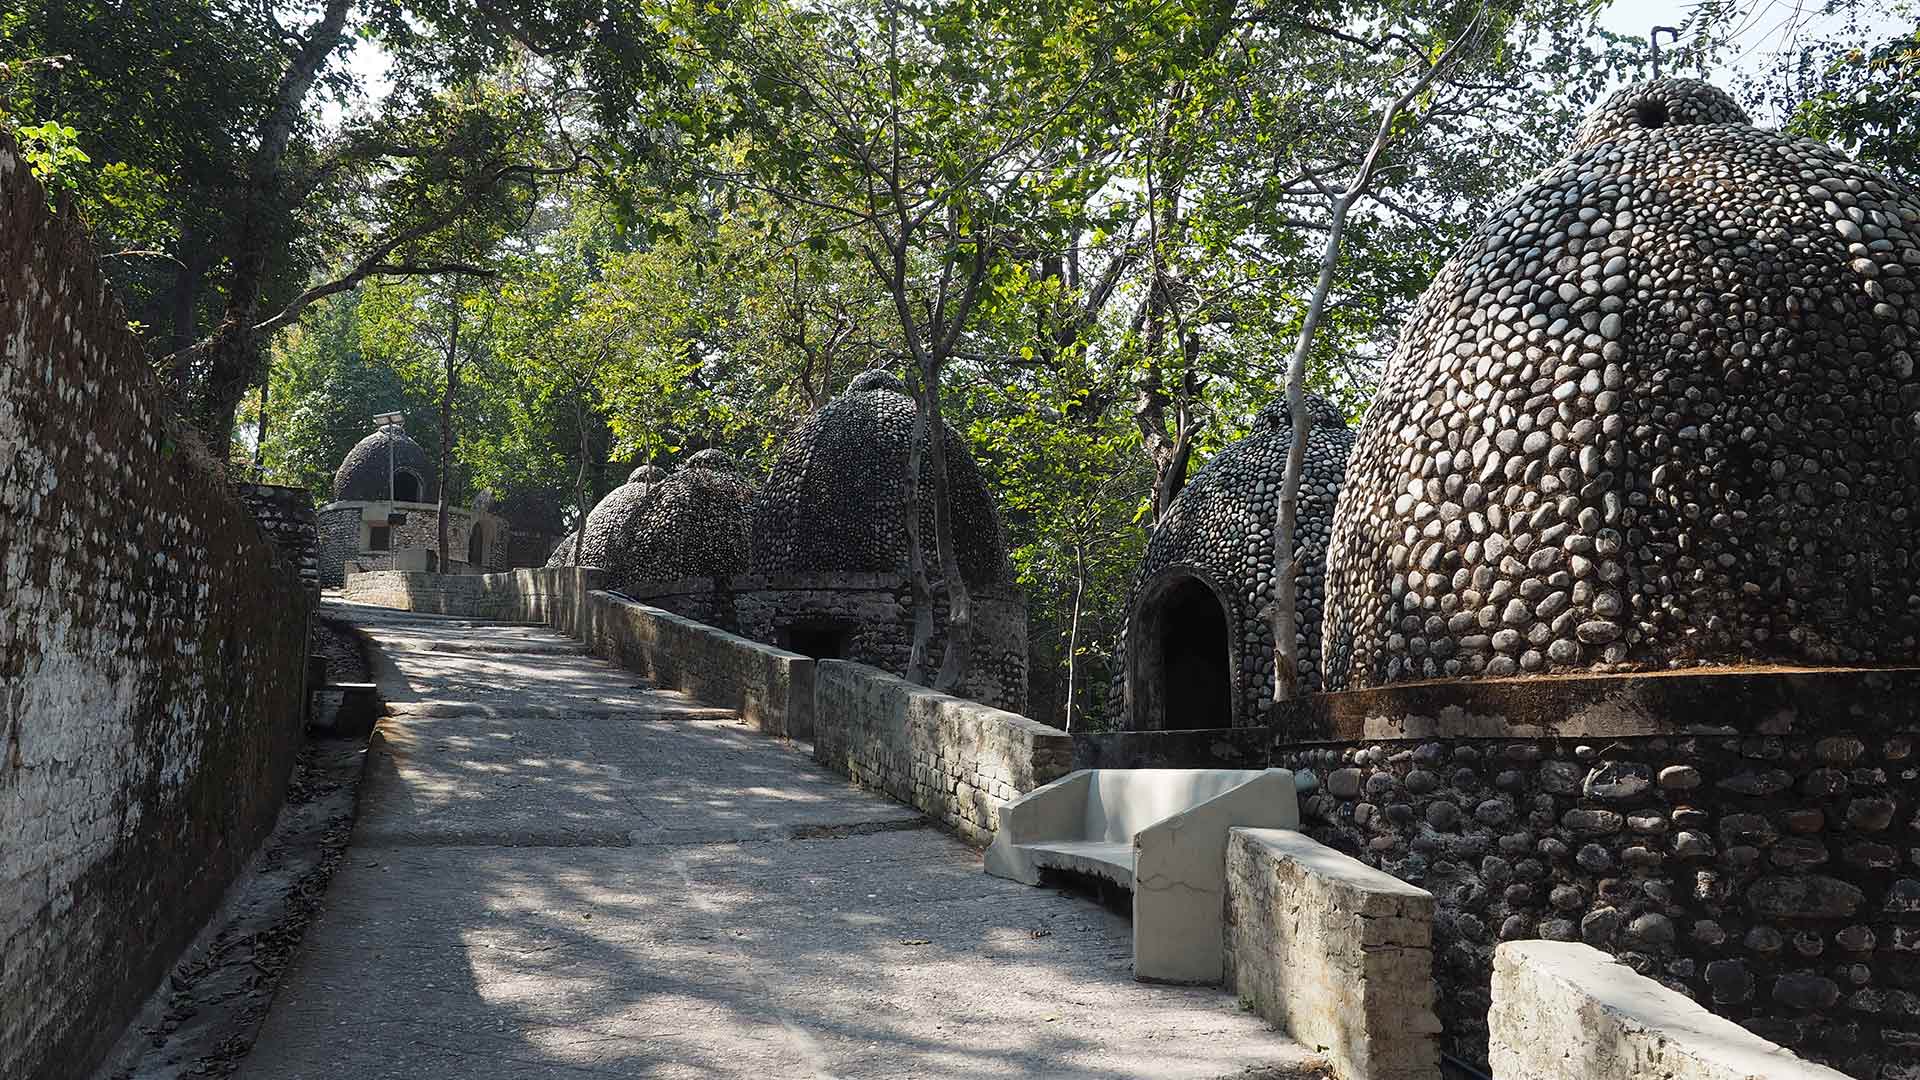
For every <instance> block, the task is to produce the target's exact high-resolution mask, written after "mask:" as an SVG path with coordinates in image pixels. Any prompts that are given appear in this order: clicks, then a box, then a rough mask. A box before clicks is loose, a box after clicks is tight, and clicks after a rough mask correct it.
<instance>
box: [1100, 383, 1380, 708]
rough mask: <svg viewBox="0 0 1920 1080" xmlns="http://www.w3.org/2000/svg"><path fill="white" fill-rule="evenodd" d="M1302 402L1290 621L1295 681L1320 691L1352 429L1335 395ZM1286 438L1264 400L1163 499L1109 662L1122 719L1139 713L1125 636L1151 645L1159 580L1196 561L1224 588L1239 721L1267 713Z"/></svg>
mask: <svg viewBox="0 0 1920 1080" xmlns="http://www.w3.org/2000/svg"><path fill="white" fill-rule="evenodd" d="M1306 404H1307V413H1308V415H1309V416H1310V417H1311V421H1310V422H1311V424H1312V427H1311V429H1310V430H1309V431H1308V433H1307V456H1306V459H1305V461H1304V462H1303V465H1302V469H1301V480H1300V503H1299V517H1298V522H1297V528H1296V542H1297V544H1298V545H1299V547H1300V550H1301V552H1302V554H1303V555H1304V556H1305V560H1304V561H1305V566H1304V568H1303V570H1302V572H1301V574H1300V576H1299V582H1298V584H1299V602H1298V615H1297V622H1296V623H1295V626H1296V628H1297V631H1298V637H1299V639H1300V676H1301V686H1302V687H1303V688H1304V689H1307V690H1318V689H1319V688H1320V622H1321V608H1322V601H1323V598H1324V589H1325V577H1326V553H1327V538H1328V533H1329V532H1330V530H1331V529H1332V527H1333V507H1334V503H1335V501H1336V499H1337V498H1338V496H1339V494H1340V487H1341V484H1342V481H1343V480H1344V479H1345V476H1346V467H1347V454H1348V452H1349V451H1350V450H1351V449H1352V447H1353V439H1354V435H1353V432H1351V431H1350V430H1348V428H1347V421H1346V417H1345V415H1343V414H1342V413H1341V411H1340V409H1339V408H1338V407H1337V406H1335V405H1334V404H1333V403H1332V402H1330V401H1328V400H1326V399H1325V398H1322V397H1320V396H1318V395H1316V394H1309V395H1307V401H1306ZM1292 440H1293V425H1292V422H1291V420H1290V419H1289V417H1288V412H1287V404H1286V402H1285V401H1284V400H1282V401H1280V402H1278V403H1276V404H1273V405H1269V406H1267V407H1266V408H1265V409H1262V410H1261V411H1260V414H1259V416H1258V417H1256V419H1255V421H1254V430H1253V432H1252V433H1251V434H1249V435H1248V436H1247V437H1246V438H1244V439H1241V440H1239V441H1238V442H1235V443H1233V444H1231V445H1229V446H1227V447H1225V448H1224V449H1222V450H1221V451H1220V452H1219V453H1218V454H1216V455H1214V457H1213V459H1212V460H1210V461H1208V462H1207V464H1206V466H1205V467H1204V468H1202V469H1201V470H1200V471H1199V472H1197V473H1195V474H1194V476H1193V478H1192V479H1191V480H1190V481H1188V483H1187V485H1186V486H1185V487H1184V488H1182V489H1181V491H1180V494H1179V495H1178V496H1177V497H1176V498H1175V499H1174V501H1173V505H1172V506H1171V507H1169V508H1168V510H1167V516H1166V520H1164V521H1162V522H1161V523H1160V525H1159V526H1158V527H1157V528H1156V529H1155V530H1154V532H1153V537H1152V539H1151V540H1149V541H1148V544H1147V551H1146V555H1145V556H1144V557H1143V558H1142V560H1141V563H1140V569H1139V571H1138V572H1137V573H1136V575H1135V577H1134V584H1133V595H1132V598H1131V600H1130V601H1129V603H1128V611H1129V612H1130V618H1129V620H1128V625H1127V628H1126V629H1125V631H1123V633H1122V636H1121V639H1120V645H1119V651H1120V662H1119V663H1117V664H1116V665H1115V667H1116V668H1117V669H1118V670H1119V671H1120V672H1121V673H1122V675H1121V677H1122V678H1123V679H1125V680H1127V681H1128V685H1127V686H1126V698H1125V700H1126V701H1127V702H1128V703H1129V708H1130V714H1131V720H1130V722H1129V724H1128V725H1127V726H1129V727H1139V726H1142V720H1143V718H1142V717H1140V716H1139V715H1138V714H1137V711H1134V704H1135V703H1136V702H1137V700H1138V697H1139V694H1138V688H1137V687H1136V686H1134V685H1133V681H1134V680H1135V679H1136V678H1137V676H1136V673H1135V665H1134V664H1131V663H1128V662H1127V659H1126V658H1127V650H1128V648H1129V646H1130V643H1133V642H1140V647H1147V645H1148V644H1149V643H1146V642H1142V641H1140V628H1141V627H1142V626H1143V625H1144V621H1143V615H1144V614H1146V613H1145V612H1144V611H1143V606H1144V605H1146V604H1150V603H1152V602H1154V595H1153V594H1154V592H1155V591H1156V587H1158V586H1164V585H1166V584H1168V583H1170V581H1171V580H1172V579H1175V578H1178V577H1181V576H1185V575H1186V574H1187V573H1188V572H1190V571H1191V570H1194V569H1198V570H1200V571H1202V572H1204V573H1205V574H1206V575H1208V576H1209V577H1210V578H1211V579H1212V580H1213V581H1214V582H1217V583H1218V584H1219V585H1220V586H1221V587H1222V588H1224V589H1225V591H1226V594H1227V595H1226V599H1227V601H1228V610H1227V612H1226V616H1227V627H1228V635H1229V640H1230V642H1231V645H1232V648H1233V661H1232V669H1231V670H1232V675H1233V680H1234V696H1235V697H1236V698H1237V701H1236V703H1235V708H1234V715H1235V718H1236V722H1237V723H1239V724H1242V725H1251V724H1258V723H1262V722H1264V715H1263V710H1264V709H1265V708H1266V707H1267V706H1268V705H1269V704H1270V703H1271V702H1272V700H1273V626H1272V624H1271V623H1270V622H1268V620H1267V619H1265V618H1263V617H1262V616H1261V611H1262V609H1263V608H1264V607H1265V606H1266V605H1267V603H1268V600H1269V598H1270V597H1271V596H1272V593H1273V527H1274V523H1275V520H1276V518H1275V514H1276V512H1277V509H1278V506H1279V501H1280V488H1281V481H1282V479H1283V478H1284V477H1285V475H1286V468H1287V452H1288V449H1289V448H1290V446H1291V443H1292Z"/></svg>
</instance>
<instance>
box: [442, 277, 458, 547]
mask: <svg viewBox="0 0 1920 1080" xmlns="http://www.w3.org/2000/svg"><path fill="white" fill-rule="evenodd" d="M460 314H461V307H460V291H459V289H458V288H455V290H454V294H453V326H452V329H451V330H449V332H448V333H447V378H446V382H445V384H444V385H443V386H442V387H441V390H440V521H439V530H440V572H441V573H443V574H444V573H446V572H447V489H448V488H450V487H452V486H453V395H454V393H455V392H456V391H457V390H459V388H460Z"/></svg>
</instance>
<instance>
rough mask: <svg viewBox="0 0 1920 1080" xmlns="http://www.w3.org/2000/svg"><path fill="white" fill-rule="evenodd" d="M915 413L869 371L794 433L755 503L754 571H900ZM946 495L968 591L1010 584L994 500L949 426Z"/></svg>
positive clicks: (929, 519) (929, 501) (924, 499)
mask: <svg viewBox="0 0 1920 1080" xmlns="http://www.w3.org/2000/svg"><path fill="white" fill-rule="evenodd" d="M914 415H915V408H914V404H913V399H912V398H910V397H908V396H907V394H906V393H905V390H904V387H903V386H902V385H901V383H900V380H899V379H898V378H897V377H895V376H893V375H891V374H889V373H887V372H884V371H869V372H866V373H864V374H862V375H860V376H858V377H857V378H855V379H854V380H853V383H852V385H850V386H849V387H848V388H847V392H846V393H844V394H842V395H840V396H839V397H837V398H835V399H834V400H833V401H831V402H829V403H828V404H827V405H826V407H824V408H822V409H821V410H820V411H819V412H817V413H815V414H814V415H813V416H812V417H811V418H810V419H808V420H807V422H806V423H804V424H802V425H801V426H800V428H799V429H798V430H797V431H795V432H794V434H793V437H792V438H790V439H788V440H787V442H786V444H785V445H784V446H782V447H781V449H780V458H779V460H778V461H777V462H775V464H774V466H773V471H772V473H771V474H770V475H769V476H768V477H767V483H766V487H765V488H764V489H762V491H761V494H760V497H759V499H758V500H757V502H756V503H755V506H754V534H753V560H752V562H753V572H754V573H756V574H783V573H800V574H807V573H819V572H832V571H854V572H862V573H878V574H906V573H908V572H909V570H908V555H907V531H906V515H905V508H906V491H907V459H908V456H909V452H910V450H911V441H912V438H913V425H914ZM945 438H946V446H947V479H948V483H947V493H948V500H949V504H948V506H949V511H950V512H951V514H952V516H953V521H952V525H953V542H954V546H955V549H956V551H955V555H956V557H957V558H958V560H959V562H960V573H961V575H962V576H963V577H965V578H966V580H967V583H968V584H970V585H992V584H1000V585H1007V584H1011V582H1012V581H1013V572H1012V567H1011V565H1010V564H1009V563H1008V561H1007V549H1006V540H1005V537H1004V536H1003V535H1002V532H1001V528H1000V514H999V512H998V511H997V510H996V509H995V507H994V502H993V493H992V492H990V491H989V490H988V489H987V485H986V481H984V480H982V479H981V477H980V470H979V468H978V467H977V466H975V464H974V461H973V455H972V454H971V453H969V452H968V450H967V442H966V439H964V438H962V437H961V435H960V433H959V432H958V431H955V430H954V429H953V427H952V426H951V425H948V427H947V428H946V431H945ZM933 510H934V503H933V464H932V456H931V455H930V454H925V453H923V454H922V455H921V466H920V536H921V541H922V543H923V544H925V545H926V551H927V569H928V573H929V574H930V575H931V576H933V577H935V578H938V577H940V576H941V570H940V566H939V559H938V557H937V556H936V555H934V554H933V538H934V531H933Z"/></svg>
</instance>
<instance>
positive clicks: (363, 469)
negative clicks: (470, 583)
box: [318, 415, 553, 588]
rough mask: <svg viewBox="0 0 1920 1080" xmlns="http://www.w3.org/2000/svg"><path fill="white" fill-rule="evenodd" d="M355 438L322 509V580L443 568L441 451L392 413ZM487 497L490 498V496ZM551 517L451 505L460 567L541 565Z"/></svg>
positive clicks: (331, 582)
mask: <svg viewBox="0 0 1920 1080" xmlns="http://www.w3.org/2000/svg"><path fill="white" fill-rule="evenodd" d="M389 419H390V420H391V422H387V423H382V424H381V425H380V426H379V427H377V428H375V429H374V431H373V433H372V434H370V435H368V436H367V437H366V438H364V439H361V440H360V441H359V442H358V443H355V444H354V446H353V449H351V450H349V451H347V456H346V458H345V459H344V460H342V461H341V462H340V467H339V469H337V470H336V471H335V472H334V474H333V500H332V501H331V502H329V503H327V504H326V505H325V506H322V507H321V508H320V509H319V511H318V516H319V523H320V524H319V527H320V552H319V564H320V583H321V584H322V585H324V586H327V587H330V588H337V587H339V586H340V585H342V584H344V583H345V581H346V575H347V574H350V573H357V572H359V571H363V570H438V569H441V568H440V567H438V566H436V565H435V564H436V563H437V562H438V561H439V552H440V517H439V512H440V507H439V498H440V488H439V479H438V477H437V475H436V471H437V470H435V469H434V466H433V459H432V457H431V456H429V455H428V453H427V451H426V450H425V449H423V448H422V447H421V446H420V444H419V443H417V442H415V441H413V439H412V438H411V437H409V436H408V435H407V433H406V429H405V428H404V426H403V425H402V424H401V423H400V422H399V417H398V416H397V415H392V416H391V417H390V418H389ZM485 501H486V500H483V502H485ZM552 536H553V531H552V527H551V526H550V525H542V524H540V523H537V522H529V521H515V520H512V519H509V518H508V517H505V516H502V515H501V514H498V513H495V512H493V508H492V507H491V506H490V505H482V506H452V507H448V509H447V554H448V562H449V564H450V565H448V566H447V567H445V568H444V569H445V572H447V573H452V574H466V573H489V572H493V571H499V570H512V569H515V568H517V567H521V566H529V565H538V562H539V557H540V555H542V554H544V553H545V552H546V551H547V550H548V549H549V548H550V547H551V546H552Z"/></svg>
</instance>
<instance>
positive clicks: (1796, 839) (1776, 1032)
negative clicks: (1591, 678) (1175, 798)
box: [1272, 730, 1920, 1080]
mask: <svg viewBox="0 0 1920 1080" xmlns="http://www.w3.org/2000/svg"><path fill="white" fill-rule="evenodd" d="M1916 743H1920V738H1916V737H1915V736H1913V735H1909V734H1904V733H1889V732H1887V731H1884V730H1879V731H1861V732H1857V733H1853V734H1829V735H1812V734H1801V733H1787V734H1777V735H1769V734H1741V735H1736V734H1713V735H1707V734H1701V735H1688V734H1676V735H1674V736H1671V737H1633V738H1607V739H1596V740H1593V741H1584V740H1573V739H1465V738H1459V739H1434V740H1418V741H1416V740H1408V741H1398V742H1376V743H1364V744H1345V745H1338V746H1277V747H1276V748H1275V750H1274V753H1273V757H1272V764H1273V765H1275V766H1278V767H1282V768H1291V769H1295V770H1303V771H1312V772H1313V773H1314V774H1315V775H1316V776H1318V777H1319V778H1320V779H1321V781H1322V784H1321V787H1320V789H1319V790H1318V791H1317V792H1315V793H1314V794H1313V795H1312V796H1311V797H1308V798H1306V799H1304V800H1303V801H1302V804H1301V818H1302V826H1301V827H1302V830H1303V831H1305V832H1307V833H1308V834H1309V835H1311V836H1313V837H1314V838H1315V839H1317V840H1319V841H1320V842H1322V843H1325V844H1327V845H1329V846H1331V847H1334V848H1337V849H1338V850H1341V851H1345V852H1348V853H1351V854H1353V855H1355V856H1356V857H1357V858H1360V859H1362V860H1363V861H1365V862H1367V863H1369V864H1371V865H1373V866H1376V867H1378V868H1379V869H1382V870H1385V871H1387V872H1388V873H1391V874H1393V875H1394V876H1395V877H1398V878H1400V879H1402V880H1404V881H1408V882H1411V883H1413V884H1415V885H1419V886H1421V887H1422V888H1425V889H1427V890H1428V891H1430V892H1432V893H1433V894H1434V896H1435V897H1436V900H1437V903H1438V910H1437V912H1436V916H1435V919H1434V939H1433V950H1434V976H1435V978H1436V980H1437V981H1438V982H1439V985H1440V987H1441V991H1442V992H1441V994H1440V995H1439V1000H1438V1012H1439V1015H1440V1017H1441V1019H1442V1021H1443V1022H1444V1023H1445V1025H1446V1034H1445V1036H1444V1040H1445V1046H1446V1048H1447V1049H1448V1050H1450V1052H1452V1053H1454V1054H1455V1055H1456V1056H1459V1057H1461V1058H1464V1059H1467V1060H1470V1061H1478V1062H1484V1061H1486V1050H1487V1045H1486V1041H1487V1028H1486V1024H1487V1008H1488V1005H1489V1002H1490V998H1489V993H1488V988H1489V985H1490V981H1491V978H1492V963H1493V950H1494V947H1495V946H1496V945H1497V944H1498V943H1499V942H1501V941H1509V940H1518V939H1528V938H1545V939H1548V940H1554V941H1583V942H1586V943H1587V944H1590V945H1593V946H1596V947H1599V948H1601V949H1603V950H1605V951H1607V952H1609V953H1613V954H1616V955H1618V956H1619V957H1620V958H1621V959H1622V960H1623V961H1624V962H1625V963H1627V964H1628V965H1629V966H1630V967H1632V968H1633V969H1634V970H1635V971H1637V972H1639V973H1641V974H1643V975H1647V976H1650V977H1652V978H1655V979H1658V980H1659V981H1660V982H1662V983H1663V984H1665V985H1667V986H1668V987H1670V988H1672V989H1675V990H1678V991H1680V992H1683V993H1686V994H1688V995H1690V996H1691V997H1693V998H1694V999H1695V1000H1697V1001H1699V1002H1700V1003H1701V1004H1703V1005H1705V1006H1707V1007H1708V1008H1710V1009H1711V1010H1712V1011H1714V1012H1715V1013H1718V1014H1720V1015H1722V1016H1726V1017H1729V1018H1731V1019H1733V1020H1735V1021H1737V1022H1740V1023H1742V1024H1744V1025H1745V1026H1746V1027H1748V1028H1749V1029H1751V1030H1752V1031H1754V1032H1755V1033H1757V1034H1759V1035H1760V1036H1762V1037H1763V1038H1766V1039H1768V1040H1771V1041H1773V1042H1777V1043H1780V1044H1781V1045H1784V1046H1787V1047H1790V1048H1792V1049H1793V1050H1795V1051H1796V1052H1797V1053H1800V1054H1801V1055H1803V1056H1805V1057H1808V1058H1810V1059H1813V1060H1816V1061H1820V1062H1823V1063H1826V1064H1829V1065H1832V1066H1834V1067H1836V1068H1839V1069H1841V1070H1843V1071H1845V1072H1847V1073H1848V1074H1850V1075H1852V1076H1855V1077H1860V1078H1862V1080H1868V1078H1872V1080H1912V1078H1914V1077H1920V823H1917V822H1916V813H1920V803H1916V792H1920V783H1916V779H1917V778H1920V758H1916V756H1915V745H1916Z"/></svg>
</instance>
